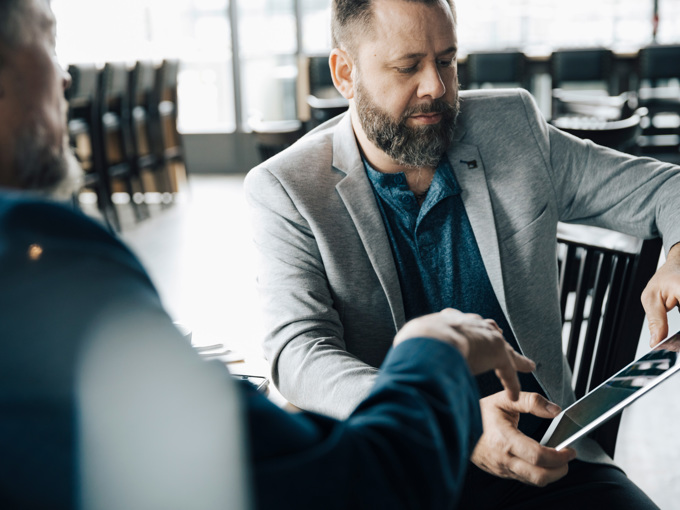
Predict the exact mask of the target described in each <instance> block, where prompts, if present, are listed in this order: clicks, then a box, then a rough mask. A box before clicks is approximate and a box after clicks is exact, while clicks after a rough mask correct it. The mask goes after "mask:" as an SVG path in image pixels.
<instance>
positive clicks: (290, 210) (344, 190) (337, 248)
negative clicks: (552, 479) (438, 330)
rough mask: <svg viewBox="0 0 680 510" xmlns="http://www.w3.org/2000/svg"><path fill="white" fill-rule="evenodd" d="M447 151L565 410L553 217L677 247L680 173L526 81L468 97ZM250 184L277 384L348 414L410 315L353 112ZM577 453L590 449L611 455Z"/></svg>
mask: <svg viewBox="0 0 680 510" xmlns="http://www.w3.org/2000/svg"><path fill="white" fill-rule="evenodd" d="M448 158H449V162H450V163H451V167H452V168H453V171H454V173H455V176H456V179H457V180H458V182H459V184H460V186H461V188H462V199H463V203H464V204H465V209H466V211H467V214H468V216H469V218H470V222H471V224H472V228H473V231H474V234H475V237H476V240H477V243H478V245H479V248H480V251H481V254H482V258H483V260H484V265H485V267H486V270H487V272H488V275H489V278H490V280H491V283H492V285H493V288H494V291H495V293H496V296H497V298H498V301H499V303H500V305H501V307H502V309H503V311H504V312H505V314H506V316H507V318H508V321H509V323H510V325H511V327H512V330H513V332H514V334H515V337H516V338H517V341H518V343H519V345H520V348H521V349H522V351H523V353H524V354H525V355H527V356H528V357H530V358H531V359H533V360H534V361H536V363H537V368H536V377H537V378H538V381H539V382H540V384H541V386H542V387H543V389H544V390H545V392H546V394H547V395H548V397H549V398H550V399H551V400H553V401H554V402H556V403H558V404H559V405H561V406H564V405H567V404H569V403H571V402H572V401H573V398H574V397H573V393H572V390H571V384H570V378H571V373H570V371H569V369H568V366H567V364H566V361H565V358H564V356H563V354H562V343H561V329H562V328H561V318H560V309H559V302H558V289H557V283H558V282H557V261H556V255H555V253H556V246H555V236H556V229H557V223H558V221H563V222H575V223H583V224H589V225H596V226H600V227H605V228H609V229H613V230H618V231H621V232H625V233H628V234H631V235H635V236H638V237H643V238H648V237H652V236H657V235H659V234H661V235H663V238H664V241H665V247H666V249H667V250H668V249H669V248H670V247H671V246H672V245H673V244H675V243H676V242H678V241H680V209H679V208H678V207H676V206H675V204H677V201H678V200H677V198H676V197H678V196H679V194H680V168H679V167H676V166H673V165H668V164H662V163H659V162H658V161H655V160H652V159H641V158H633V157H631V156H628V155H624V154H621V153H618V152H615V151H612V150H609V149H606V148H603V147H599V146H596V145H594V144H592V143H590V142H584V141H582V140H579V139H577V138H575V137H572V136H570V135H567V134H565V133H563V132H560V131H559V130H557V129H555V128H553V127H552V126H549V125H548V124H547V123H546V122H545V120H544V119H543V117H542V116H541V114H540V112H539V111H538V109H537V107H536V105H535V103H534V101H533V99H532V97H531V96H530V95H529V94H528V93H527V92H526V91H523V90H504V91H469V92H462V93H461V114H460V116H459V119H458V123H457V129H456V137H455V140H454V143H453V144H452V146H451V148H450V150H449V151H448ZM472 160H475V161H476V163H477V165H476V168H469V165H468V164H467V162H468V161H472ZM470 166H472V165H470ZM245 190H246V194H247V197H248V199H249V202H250V204H251V205H252V213H253V225H254V239H255V243H256V245H257V247H258V250H259V254H260V257H261V260H260V264H259V274H258V286H259V290H260V295H261V299H262V306H263V311H264V320H265V327H266V331H267V334H266V338H265V341H264V349H265V353H266V355H267V357H268V359H269V361H270V363H271V366H272V377H273V380H274V382H275V383H276V385H277V387H278V388H279V389H280V391H281V393H282V394H283V395H284V396H285V397H286V398H287V399H288V400H289V401H290V402H292V403H293V404H295V405H297V406H299V407H302V408H305V409H309V410H313V411H317V412H320V413H325V414H328V415H331V416H335V417H340V418H341V417H345V416H347V415H349V413H350V412H351V411H352V410H353V409H354V407H355V406H356V405H357V404H358V403H359V402H360V401H361V400H362V399H363V398H364V397H365V396H366V395H367V394H368V392H369V389H370V388H371V385H372V384H373V381H374V379H375V375H376V371H377V368H376V367H378V366H379V365H380V363H381V362H382V360H383V359H384V357H385V355H386V353H387V351H388V349H389V348H390V345H391V342H392V338H393V336H394V334H395V333H396V331H397V330H398V329H399V328H400V327H401V326H402V325H403V324H404V309H403V302H402V296H401V289H400V286H399V279H398V276H397V271H396V267H395V263H394V260H393V257H392V251H391V247H390V242H389V239H388V236H387V233H386V231H385V227H384V225H383V221H382V218H381V215H380V211H379V210H378V206H377V203H376V200H375V197H374V195H373V191H372V189H371V185H370V182H369V180H368V178H367V176H366V172H365V169H364V166H363V163H362V160H361V155H360V152H359V149H358V146H357V143H356V139H355V137H354V132H353V129H352V125H351V122H350V117H349V114H345V115H343V116H341V117H339V118H336V119H333V120H331V121H329V122H327V123H325V124H323V125H322V126H319V127H318V128H317V129H316V130H314V131H312V132H311V133H309V134H308V135H306V136H305V137H303V138H302V139H301V140H300V141H298V142H297V143H296V144H294V145H293V146H292V147H290V148H289V149H287V150H286V151H284V152H282V153H280V154H279V155H277V156H275V157H274V158H272V159H270V160H268V161H266V162H265V163H263V164H261V165H259V166H258V167H256V168H254V169H253V170H252V171H251V172H250V173H249V174H248V176H247V178H246V182H245ZM583 450H584V453H582V454H581V457H582V458H584V459H586V460H598V459H599V460H602V457H600V456H598V455H597V452H596V451H595V450H594V449H592V448H590V447H588V448H584V449H583ZM579 452H580V453H581V450H579Z"/></svg>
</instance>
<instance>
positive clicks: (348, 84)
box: [328, 48, 354, 100]
mask: <svg viewBox="0 0 680 510" xmlns="http://www.w3.org/2000/svg"><path fill="white" fill-rule="evenodd" d="M328 65H329V66H330V68H331V76H332V78H333V85H335V88H336V89H338V92H340V94H342V97H344V98H345V99H347V100H349V99H352V98H353V97H354V80H353V78H352V70H353V69H354V61H353V60H352V57H350V55H349V53H347V52H346V51H345V50H342V49H340V48H334V49H333V51H331V54H330V57H328Z"/></svg>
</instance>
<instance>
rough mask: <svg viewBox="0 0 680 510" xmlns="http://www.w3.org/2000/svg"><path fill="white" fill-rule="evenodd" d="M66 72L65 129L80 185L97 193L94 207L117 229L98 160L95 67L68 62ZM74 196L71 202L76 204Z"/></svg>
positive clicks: (99, 160)
mask: <svg viewBox="0 0 680 510" xmlns="http://www.w3.org/2000/svg"><path fill="white" fill-rule="evenodd" d="M68 72H69V74H70V75H71V78H72V84H71V87H70V88H69V89H68V90H67V91H66V98H67V100H68V104H69V110H68V132H69V139H70V144H71V147H72V148H73V152H74V154H75V156H76V158H77V159H78V161H79V162H80V164H81V166H82V168H83V171H84V176H83V183H82V187H81V189H85V188H86V189H91V190H92V191H94V193H95V195H96V196H97V208H98V209H99V211H100V212H101V214H102V217H103V218H104V221H105V223H106V224H107V226H108V227H109V229H110V230H112V231H113V230H120V220H119V218H118V213H117V211H116V208H115V206H114V205H113V202H112V201H111V188H110V185H109V180H108V178H107V176H106V172H105V171H104V168H103V166H102V164H101V159H100V157H99V154H100V152H101V150H102V149H101V146H100V140H101V137H100V134H99V131H98V130H99V118H98V101H99V98H98V95H97V94H98V79H99V70H98V69H97V67H96V66H95V65H93V64H79V65H71V66H69V68H68ZM79 191H80V190H79ZM77 198H78V197H74V199H75V200H74V202H75V203H76V204H77V205H78V206H79V201H78V200H77Z"/></svg>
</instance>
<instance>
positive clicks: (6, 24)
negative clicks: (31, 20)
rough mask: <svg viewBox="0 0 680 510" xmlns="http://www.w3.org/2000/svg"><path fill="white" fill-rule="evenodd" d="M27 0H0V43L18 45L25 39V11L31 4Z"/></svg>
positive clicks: (11, 45)
mask: <svg viewBox="0 0 680 510" xmlns="http://www.w3.org/2000/svg"><path fill="white" fill-rule="evenodd" d="M32 4H33V2H32V1H27V0H0V44H2V45H5V46H10V47H12V48H13V47H16V46H19V45H20V44H22V43H23V42H24V40H25V39H26V25H25V24H26V19H25V17H26V13H27V12H28V11H29V10H30V7H31V6H32Z"/></svg>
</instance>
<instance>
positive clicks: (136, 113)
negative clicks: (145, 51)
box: [129, 61, 172, 193]
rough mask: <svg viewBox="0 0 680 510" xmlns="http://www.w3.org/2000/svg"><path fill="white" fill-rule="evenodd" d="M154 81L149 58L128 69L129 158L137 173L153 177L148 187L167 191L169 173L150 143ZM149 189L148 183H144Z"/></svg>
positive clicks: (169, 189) (154, 108)
mask: <svg viewBox="0 0 680 510" xmlns="http://www.w3.org/2000/svg"><path fill="white" fill-rule="evenodd" d="M155 85H156V68H155V66H154V64H153V63H151V62H142V61H139V62H136V63H135V66H134V68H133V69H131V70H130V91H129V97H130V104H129V107H130V114H129V120H130V141H131V147H130V148H131V162H132V164H133V166H134V171H135V174H136V175H139V176H140V177H141V178H142V179H144V174H145V172H148V173H149V174H151V176H152V177H153V183H151V187H152V188H153V189H154V190H155V191H157V192H159V193H163V192H170V191H171V188H172V185H171V183H170V177H169V175H168V173H167V172H166V171H165V168H164V166H163V163H162V162H161V160H160V159H159V151H158V150H155V148H154V146H153V139H154V132H153V131H154V126H153V125H152V122H153V121H152V111H157V109H158V105H157V104H154V100H155V99H156V96H155V93H154V92H155ZM145 189H147V190H149V186H148V185H147V186H145Z"/></svg>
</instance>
